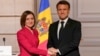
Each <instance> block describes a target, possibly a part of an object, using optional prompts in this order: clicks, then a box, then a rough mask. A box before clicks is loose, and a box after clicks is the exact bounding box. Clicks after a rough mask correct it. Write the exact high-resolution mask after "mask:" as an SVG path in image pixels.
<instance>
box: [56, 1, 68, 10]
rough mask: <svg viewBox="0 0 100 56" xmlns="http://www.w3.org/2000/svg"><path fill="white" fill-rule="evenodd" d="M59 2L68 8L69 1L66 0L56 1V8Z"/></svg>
mask: <svg viewBox="0 0 100 56" xmlns="http://www.w3.org/2000/svg"><path fill="white" fill-rule="evenodd" d="M59 4H63V5H68V8H69V9H70V3H69V2H68V1H65V0H61V1H59V2H58V3H57V5H56V8H58V5H59Z"/></svg>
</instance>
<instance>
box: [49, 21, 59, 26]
mask: <svg viewBox="0 0 100 56" xmlns="http://www.w3.org/2000/svg"><path fill="white" fill-rule="evenodd" d="M58 22H59V21H56V22H53V23H52V24H50V26H55V25H57V24H58Z"/></svg>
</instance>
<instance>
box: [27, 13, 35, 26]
mask: <svg viewBox="0 0 100 56" xmlns="http://www.w3.org/2000/svg"><path fill="white" fill-rule="evenodd" d="M33 25H34V16H33V15H32V14H29V15H27V16H26V21H25V26H26V27H29V28H31V27H32V26H33Z"/></svg>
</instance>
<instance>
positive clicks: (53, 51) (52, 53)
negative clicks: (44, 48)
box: [48, 47, 59, 56]
mask: <svg viewBox="0 0 100 56" xmlns="http://www.w3.org/2000/svg"><path fill="white" fill-rule="evenodd" d="M57 53H59V50H58V49H55V48H53V47H51V48H48V54H49V55H50V56H57Z"/></svg>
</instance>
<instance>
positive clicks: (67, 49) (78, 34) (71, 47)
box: [59, 23, 81, 55]
mask: <svg viewBox="0 0 100 56" xmlns="http://www.w3.org/2000/svg"><path fill="white" fill-rule="evenodd" d="M72 34H73V40H72V42H70V43H69V44H68V45H65V46H63V47H61V48H59V51H60V53H61V55H64V54H67V53H69V52H70V51H73V50H75V49H77V48H78V46H79V43H80V39H81V23H77V24H76V26H75V28H74V30H73V33H72Z"/></svg>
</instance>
